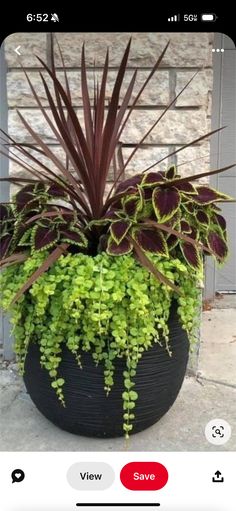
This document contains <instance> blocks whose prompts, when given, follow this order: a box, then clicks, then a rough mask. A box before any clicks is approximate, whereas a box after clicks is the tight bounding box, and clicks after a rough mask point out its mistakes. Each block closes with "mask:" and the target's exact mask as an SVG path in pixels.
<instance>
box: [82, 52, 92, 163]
mask: <svg viewBox="0 0 236 511" xmlns="http://www.w3.org/2000/svg"><path fill="white" fill-rule="evenodd" d="M81 86H82V100H83V107H84V108H83V111H84V124H85V130H86V138H87V141H88V148H89V152H90V156H91V158H92V155H93V121H92V113H91V105H90V98H89V92H88V82H87V71H86V64H85V48H84V44H83V46H82V56H81Z"/></svg>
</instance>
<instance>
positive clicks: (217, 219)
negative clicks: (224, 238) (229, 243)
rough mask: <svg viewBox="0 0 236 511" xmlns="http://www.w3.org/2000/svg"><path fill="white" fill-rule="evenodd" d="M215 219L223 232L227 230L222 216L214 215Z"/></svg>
mask: <svg viewBox="0 0 236 511" xmlns="http://www.w3.org/2000/svg"><path fill="white" fill-rule="evenodd" d="M214 219H215V220H216V222H217V224H218V225H219V227H220V228H221V229H222V231H223V232H225V230H226V221H225V219H224V217H223V216H222V215H219V214H218V213H215V214H214Z"/></svg>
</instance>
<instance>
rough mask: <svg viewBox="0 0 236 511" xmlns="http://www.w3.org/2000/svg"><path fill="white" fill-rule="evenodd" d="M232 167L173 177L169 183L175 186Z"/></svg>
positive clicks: (231, 166)
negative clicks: (177, 177)
mask: <svg viewBox="0 0 236 511" xmlns="http://www.w3.org/2000/svg"><path fill="white" fill-rule="evenodd" d="M220 129H223V128H220ZM220 129H219V130H215V131H213V132H211V133H209V134H208V136H209V135H211V134H212V133H216V131H220ZM193 143H194V142H192V143H191V144H188V145H192V144H193ZM185 147H186V146H185ZM233 167H235V164H234V165H227V167H222V168H220V169H216V170H209V171H208V172H202V173H201V174H194V175H193V176H187V177H181V178H179V179H176V180H175V179H174V180H173V181H172V182H171V185H172V186H175V187H176V185H179V184H180V183H181V184H182V183H185V182H186V181H196V180H197V179H200V178H202V177H206V176H213V175H214V174H220V173H221V172H225V171H226V170H229V169H232V168H233Z"/></svg>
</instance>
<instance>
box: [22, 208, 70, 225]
mask: <svg viewBox="0 0 236 511" xmlns="http://www.w3.org/2000/svg"><path fill="white" fill-rule="evenodd" d="M60 213H61V214H63V216H68V217H70V216H74V212H73V211H69V210H67V209H64V208H60V209H58V210H57V211H43V212H42V213H39V214H38V215H34V216H32V217H31V218H29V220H27V221H26V222H25V224H26V225H28V224H32V223H33V222H35V221H36V220H39V219H41V218H51V217H52V218H53V217H57V216H58V214H60Z"/></svg>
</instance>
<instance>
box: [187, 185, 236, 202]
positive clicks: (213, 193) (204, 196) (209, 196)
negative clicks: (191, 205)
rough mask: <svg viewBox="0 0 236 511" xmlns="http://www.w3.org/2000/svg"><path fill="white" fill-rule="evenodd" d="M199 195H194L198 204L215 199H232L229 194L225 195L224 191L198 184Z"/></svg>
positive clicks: (194, 199)
mask: <svg viewBox="0 0 236 511" xmlns="http://www.w3.org/2000/svg"><path fill="white" fill-rule="evenodd" d="M196 190H197V192H198V195H194V196H193V198H192V200H193V201H194V202H197V204H203V205H206V204H211V203H212V202H215V201H228V200H231V197H229V195H225V194H224V193H221V192H218V191H217V190H214V189H213V188H209V187H208V186H198V187H197V188H196Z"/></svg>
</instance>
